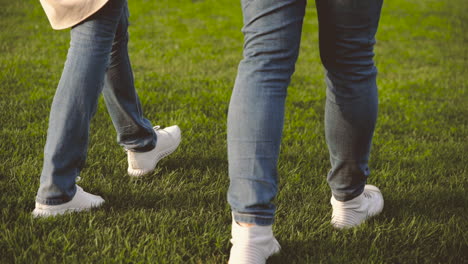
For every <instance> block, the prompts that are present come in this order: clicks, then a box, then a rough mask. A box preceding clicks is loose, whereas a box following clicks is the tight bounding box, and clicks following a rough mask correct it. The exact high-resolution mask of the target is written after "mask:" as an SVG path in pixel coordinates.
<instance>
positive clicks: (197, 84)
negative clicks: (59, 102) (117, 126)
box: [0, 0, 468, 263]
mask: <svg viewBox="0 0 468 264" xmlns="http://www.w3.org/2000/svg"><path fill="white" fill-rule="evenodd" d="M129 2H130V12H131V23H132V26H131V28H130V35H131V36H130V38H131V40H130V56H131V59H132V62H133V69H134V73H135V78H136V86H137V89H138V91H139V94H140V97H141V100H142V103H143V107H144V110H145V115H146V116H147V117H148V118H149V119H150V120H152V122H153V123H154V124H160V125H163V126H168V125H172V124H178V125H179V126H180V127H181V129H182V132H183V141H182V143H181V146H180V148H179V149H178V151H177V152H175V153H174V154H172V155H171V156H170V157H169V158H167V159H165V160H163V161H162V162H160V163H159V165H158V169H157V171H156V172H155V173H153V174H152V175H151V176H148V177H145V178H143V179H140V180H132V179H130V178H129V177H128V176H127V175H126V167H127V161H126V155H125V152H124V151H123V150H122V149H121V148H120V147H119V146H118V145H117V144H116V143H115V137H116V135H115V131H114V128H113V126H112V123H111V121H110V118H109V116H108V114H107V112H106V109H105V107H104V104H103V102H102V101H101V103H100V106H99V109H98V113H97V114H96V116H95V118H94V120H93V123H92V127H91V135H92V137H91V140H90V146H89V152H88V153H89V155H88V160H87V165H86V168H85V169H84V170H83V171H82V174H81V177H82V179H83V180H82V182H80V185H81V186H82V187H84V189H85V190H88V191H90V192H92V193H96V194H100V195H102V196H103V197H104V199H105V200H106V204H105V206H104V208H103V209H100V210H94V211H92V212H89V213H82V214H72V215H67V216H63V217H57V218H56V219H47V220H37V219H33V218H32V217H31V214H30V213H31V211H32V210H33V208H34V197H35V194H36V191H37V188H38V186H39V175H40V172H41V167H42V157H43V153H42V152H43V147H44V144H45V138H46V131H47V120H48V114H49V109H50V105H51V102H52V97H53V95H54V92H55V89H56V86H57V83H58V80H59V77H60V74H61V70H62V67H63V63H64V61H65V57H66V52H67V49H68V43H69V32H68V31H53V30H52V29H51V28H50V26H49V24H48V21H47V19H46V17H45V15H44V13H43V11H42V8H41V6H40V4H39V1H33V0H21V1H7V0H0V3H1V4H2V5H1V6H2V8H1V9H0V17H1V19H0V28H1V30H0V84H1V85H0V122H1V123H0V124H1V126H0V149H1V152H0V160H1V162H0V193H1V196H0V263H14V262H15V263H56V262H60V263H75V262H76V263H226V262H227V259H228V254H229V248H230V244H229V237H230V221H231V219H230V213H229V206H228V205H227V202H226V191H227V187H228V175H227V158H226V113H227V106H228V101H229V98H230V94H231V89H232V86H233V83H234V78H235V75H236V69H237V64H238V62H239V60H240V59H241V49H242V34H241V33H240V28H241V22H242V18H241V10H240V4H239V1H238V0H235V1H232V0H198V1H195V0H193V1H188V0H178V1H170V0H160V1H148V0H131V1H129ZM467 14H468V5H467V4H466V0H452V1H436V0H415V1H409V0H391V1H386V2H385V4H384V8H383V14H382V19H381V27H380V29H379V33H378V36H377V37H378V44H377V46H376V54H377V56H376V62H377V64H378V67H379V71H380V74H379V93H380V108H379V120H378V125H377V130H376V135H375V139H374V144H373V152H372V155H371V167H372V172H373V173H372V175H371V178H370V179H369V183H372V184H375V185H377V186H379V187H380V188H381V190H382V192H383V195H384V198H385V208H384V212H383V213H382V214H381V215H380V216H378V217H376V218H375V219H373V220H371V221H369V222H368V223H366V224H364V225H362V226H360V227H358V228H356V229H354V230H348V231H336V230H334V229H333V228H332V227H331V226H330V225H329V220H330V216H331V207H330V205H329V198H330V192H329V189H328V186H327V183H326V177H325V176H326V173H327V171H328V170H329V161H328V153H327V148H326V145H325V140H324V132H323V130H324V128H323V115H324V111H323V108H324V100H325V83H324V80H323V70H322V67H321V65H320V60H319V54H318V41H317V19H316V11H315V4H314V2H313V1H310V2H309V5H308V7H307V17H306V20H305V25H304V32H303V42H302V46H301V55H300V58H299V61H298V64H297V70H296V73H295V74H294V76H293V80H292V83H291V86H290V89H289V96H288V99H287V110H286V111H287V114H286V123H285V129H284V140H283V144H282V152H281V157H280V163H279V171H280V192H279V196H278V199H277V201H276V204H277V205H278V214H277V220H276V225H275V226H274V231H275V233H276V235H277V238H278V240H279V242H280V244H281V245H282V247H283V250H282V251H281V254H279V255H277V256H275V257H274V258H272V259H270V261H269V263H468V213H467V208H468V195H467V188H468V177H467V176H468V175H467V174H468V172H467V163H468V158H467V155H468V154H467V153H468V143H467V141H468V94H467V84H468V81H467V77H468V70H467V68H468V63H467V62H468V49H467V45H468V33H467V32H468V26H467V23H468V15H467Z"/></svg>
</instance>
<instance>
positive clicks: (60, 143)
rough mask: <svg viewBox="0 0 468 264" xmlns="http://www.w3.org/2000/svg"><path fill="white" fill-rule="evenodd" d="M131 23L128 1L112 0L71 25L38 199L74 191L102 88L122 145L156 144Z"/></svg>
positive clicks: (67, 196) (60, 198) (56, 200)
mask: <svg viewBox="0 0 468 264" xmlns="http://www.w3.org/2000/svg"><path fill="white" fill-rule="evenodd" d="M127 28H128V8H127V1H126V0H110V1H109V3H107V4H106V5H105V6H104V7H103V8H102V9H101V10H99V11H98V12H97V13H96V14H94V15H93V16H91V17H90V18H89V19H87V20H86V21H84V22H82V23H80V24H78V25H76V26H74V27H73V28H72V29H71V42H70V49H69V50H68V55H67V60H66V62H65V66H64V69H63V73H62V77H61V79H60V82H59V84H58V88H57V91H56V93H55V97H54V100H53V102H52V108H51V111H50V117H49V129H48V132H47V142H46V146H45V150H44V165H43V169H42V174H41V183H40V187H39V191H38V193H37V197H36V201H37V202H40V203H43V204H49V205H54V204H61V203H65V202H67V201H69V200H71V199H72V198H73V196H74V195H75V192H76V187H75V179H76V177H77V176H78V175H79V173H80V170H81V168H82V167H83V165H84V163H85V159H86V152H87V147H88V134H89V124H90V121H91V118H92V117H93V115H94V113H95V111H96V107H97V103H98V98H99V95H100V94H101V92H102V93H103V94H104V100H105V102H106V106H107V109H108V111H109V114H110V116H111V118H112V122H113V124H114V126H115V129H116V130H117V140H118V142H119V144H120V145H122V146H123V147H125V148H127V149H131V150H134V151H148V150H151V149H153V148H154V146H155V145H156V135H155V133H154V131H153V129H152V125H151V123H150V122H149V121H148V120H146V119H145V118H144V117H143V112H142V110H141V104H140V100H139V98H138V95H137V93H136V91H135V87H134V84H133V73H132V68H131V66H130V60H129V57H128V51H127V43H128V32H127Z"/></svg>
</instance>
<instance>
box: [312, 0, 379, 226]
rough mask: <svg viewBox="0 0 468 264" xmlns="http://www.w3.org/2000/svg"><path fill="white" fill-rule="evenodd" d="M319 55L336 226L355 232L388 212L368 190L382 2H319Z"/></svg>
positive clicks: (376, 193)
mask: <svg viewBox="0 0 468 264" xmlns="http://www.w3.org/2000/svg"><path fill="white" fill-rule="evenodd" d="M316 4H317V12H318V17H319V31H320V33H319V35H320V55H321V58H322V62H323V65H324V67H325V69H326V83H327V86H328V88H327V101H326V106H325V135H326V139H327V144H328V147H329V151H330V161H331V165H332V169H331V171H330V173H329V174H328V183H329V185H330V187H331V190H332V194H333V195H332V199H331V203H332V205H333V216H332V218H333V219H332V224H333V225H334V226H335V227H337V228H344V227H352V226H356V225H358V224H360V223H362V222H363V221H364V220H365V219H366V218H367V217H370V216H373V215H375V214H378V213H379V212H380V211H381V210H382V208H383V198H382V195H381V193H380V191H379V189H378V188H377V187H375V186H372V185H366V180H367V177H368V176H369V173H370V171H369V167H368V160H369V152H370V148H371V141H372V136H373V132H374V127H375V123H376V118H377V103H378V100H377V84H376V75H377V69H376V67H375V65H374V61H373V57H374V52H373V48H374V44H375V34H376V32H377V26H378V22H379V17H380V10H381V7H382V0H344V1H343V0H316Z"/></svg>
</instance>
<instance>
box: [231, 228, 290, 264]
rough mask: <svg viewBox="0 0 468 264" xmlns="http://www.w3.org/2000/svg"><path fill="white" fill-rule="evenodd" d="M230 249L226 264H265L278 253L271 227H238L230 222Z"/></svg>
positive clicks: (278, 248) (278, 247) (278, 246)
mask: <svg viewBox="0 0 468 264" xmlns="http://www.w3.org/2000/svg"><path fill="white" fill-rule="evenodd" d="M231 235H232V238H231V243H232V248H231V254H230V256H229V262H228V264H265V263H266V260H267V259H268V258H269V257H270V256H271V255H273V254H276V253H278V252H279V251H280V249H281V247H280V245H279V243H278V241H277V240H276V238H275V237H274V236H273V231H272V226H271V225H270V226H251V227H243V226H240V225H239V224H238V223H237V222H236V221H234V220H233V221H232V232H231Z"/></svg>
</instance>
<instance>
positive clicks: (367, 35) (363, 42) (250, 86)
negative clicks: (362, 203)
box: [227, 0, 382, 225]
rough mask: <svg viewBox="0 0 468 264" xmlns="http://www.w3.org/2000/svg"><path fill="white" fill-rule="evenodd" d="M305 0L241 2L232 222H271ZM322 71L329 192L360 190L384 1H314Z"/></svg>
mask: <svg viewBox="0 0 468 264" xmlns="http://www.w3.org/2000/svg"><path fill="white" fill-rule="evenodd" d="M305 6H306V1H305V0H281V1H277V0H242V9H243V15H244V27H243V29H242V32H243V33H244V52H243V57H244V58H243V59H242V61H241V62H240V64H239V69H238V75H237V78H236V82H235V86H234V90H233V93H232V97H231V102H230V105H229V114H228V136H227V137H228V160H229V177H230V186H229V191H228V201H229V203H230V205H231V208H232V211H233V214H234V218H235V220H236V221H238V222H245V223H254V224H257V225H270V224H272V223H273V220H274V213H275V206H274V204H273V203H272V201H273V199H274V198H275V196H276V193H277V189H278V187H277V182H278V172H277V162H278V155H279V151H280V143H281V136H282V130H283V122H284V105H285V99H286V93H287V87H288V85H289V82H290V79H291V75H292V74H293V72H294V67H295V63H296V59H297V57H298V53H299V45H300V40H301V31H302V22H303V18H304V13H305ZM316 6H317V12H318V20H319V39H320V55H321V59H322V63H323V65H324V68H325V73H326V78H325V79H326V84H327V100H326V104H325V135H326V140H327V144H328V148H329V152H330V161H331V170H330V172H329V174H328V178H327V180H328V183H329V186H330V187H331V191H332V195H333V196H334V197H335V198H336V199H337V200H339V201H347V200H350V199H353V198H354V197H356V196H358V195H360V194H361V193H362V192H363V189H364V185H365V183H366V180H367V177H368V176H369V167H368V159H369V152H370V147H371V141H372V136H373V132H374V127H375V122H376V117H377V103H378V100H377V85H376V75H377V69H376V67H375V65H374V62H373V56H374V53H373V47H374V44H375V34H376V31H377V26H378V22H379V18H380V10H381V7H382V0H316Z"/></svg>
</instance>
